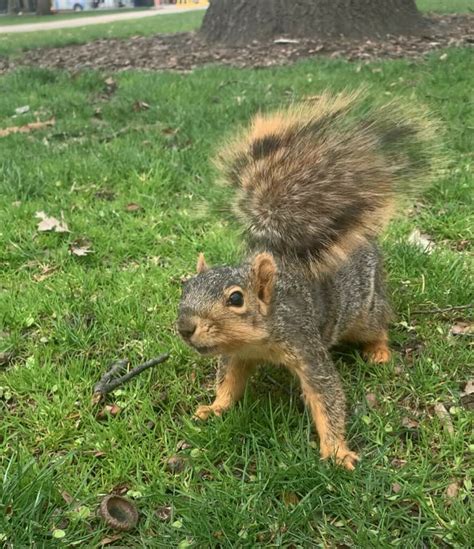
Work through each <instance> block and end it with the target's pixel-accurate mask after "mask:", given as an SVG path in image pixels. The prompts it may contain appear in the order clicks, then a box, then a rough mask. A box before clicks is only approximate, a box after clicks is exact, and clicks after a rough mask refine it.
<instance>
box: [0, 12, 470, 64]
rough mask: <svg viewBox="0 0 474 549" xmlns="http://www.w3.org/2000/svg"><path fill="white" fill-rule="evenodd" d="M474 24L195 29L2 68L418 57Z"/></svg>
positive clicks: (53, 52)
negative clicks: (224, 36)
mask: <svg viewBox="0 0 474 549" xmlns="http://www.w3.org/2000/svg"><path fill="white" fill-rule="evenodd" d="M473 29H474V15H472V14H463V15H460V14H455V15H432V16H430V17H429V25H428V28H427V30H426V31H424V32H423V33H422V34H420V35H418V36H387V37H385V38H384V39H383V40H382V39H381V40H364V41H354V40H347V39H343V38H341V39H334V40H331V41H327V40H324V41H323V40H305V39H301V40H291V39H281V40H277V41H273V42H270V43H261V42H252V43H251V44H248V45H246V46H241V47H226V46H222V45H209V44H207V43H206V42H204V41H203V39H202V38H201V37H200V36H199V34H198V33H196V32H185V33H178V34H159V35H155V36H133V37H131V38H128V39H101V40H95V41H94V42H90V43H88V44H81V45H72V46H64V47H59V48H41V49H33V50H30V51H27V52H25V53H24V54H23V55H21V56H20V57H15V58H6V57H0V74H1V73H4V72H7V71H9V70H12V69H14V68H17V67H19V66H25V65H26V66H35V67H44V68H50V69H66V70H69V71H78V70H81V69H100V70H104V71H109V72H113V71H123V70H130V69H141V70H163V69H165V70H175V71H191V70H193V69H195V68H196V67H200V66H203V65H210V64H221V65H230V66H233V67H240V68H246V67H249V68H258V67H271V66H277V65H285V64H289V63H293V62H295V61H297V60H298V59H302V58H310V57H316V56H318V57H320V56H322V57H329V58H341V59H347V60H349V61H358V62H364V61H373V60H376V59H399V58H409V59H419V58H422V57H423V56H424V55H426V54H427V53H430V52H432V51H434V50H438V49H441V48H446V47H451V46H453V47H467V46H472V44H474V31H473Z"/></svg>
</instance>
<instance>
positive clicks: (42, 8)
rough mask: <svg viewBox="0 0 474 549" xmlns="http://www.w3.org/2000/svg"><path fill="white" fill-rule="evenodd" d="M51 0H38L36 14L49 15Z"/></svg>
mask: <svg viewBox="0 0 474 549" xmlns="http://www.w3.org/2000/svg"><path fill="white" fill-rule="evenodd" d="M51 14H52V12H51V0H38V2H37V4H36V15H51Z"/></svg>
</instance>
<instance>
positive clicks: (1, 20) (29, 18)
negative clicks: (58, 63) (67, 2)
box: [0, 8, 150, 26]
mask: <svg viewBox="0 0 474 549" xmlns="http://www.w3.org/2000/svg"><path fill="white" fill-rule="evenodd" d="M148 9H150V8H123V9H117V10H109V9H107V10H106V9H98V10H86V11H78V12H75V11H69V12H59V13H53V14H52V15H46V16H38V15H35V14H26V15H25V14H23V15H0V26H3V25H25V24H27V23H28V24H29V23H53V22H55V21H65V20H67V19H76V18H83V17H95V16H96V15H112V14H116V13H127V12H129V11H134V12H135V11H144V10H148Z"/></svg>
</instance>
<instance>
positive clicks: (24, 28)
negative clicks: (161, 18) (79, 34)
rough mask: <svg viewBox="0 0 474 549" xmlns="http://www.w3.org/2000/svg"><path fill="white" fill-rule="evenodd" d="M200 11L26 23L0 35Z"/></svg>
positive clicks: (172, 9) (1, 29)
mask: <svg viewBox="0 0 474 549" xmlns="http://www.w3.org/2000/svg"><path fill="white" fill-rule="evenodd" d="M202 9H206V8H176V7H174V6H163V7H162V8H160V9H150V10H146V11H127V12H126V13H111V14H110V15H94V16H93V17H78V18H77V19H64V20H62V21H48V22H47V23H28V24H25V25H4V26H1V25H0V34H2V33H5V34H6V33H12V32H36V31H48V30H54V29H71V28H74V27H86V26H89V25H102V24H104V23H114V22H115V21H126V20H127V19H141V18H142V17H154V16H155V15H169V14H171V13H183V12H185V11H196V10H202ZM0 22H1V18H0Z"/></svg>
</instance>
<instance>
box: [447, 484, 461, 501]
mask: <svg viewBox="0 0 474 549" xmlns="http://www.w3.org/2000/svg"><path fill="white" fill-rule="evenodd" d="M458 492H459V484H458V482H457V481H454V482H451V484H450V485H449V486H448V487H447V488H446V497H447V498H448V499H454V498H455V497H456V496H457V495H458Z"/></svg>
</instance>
